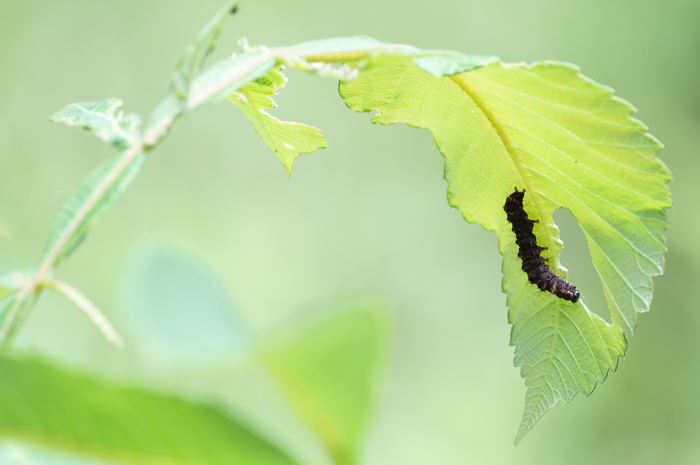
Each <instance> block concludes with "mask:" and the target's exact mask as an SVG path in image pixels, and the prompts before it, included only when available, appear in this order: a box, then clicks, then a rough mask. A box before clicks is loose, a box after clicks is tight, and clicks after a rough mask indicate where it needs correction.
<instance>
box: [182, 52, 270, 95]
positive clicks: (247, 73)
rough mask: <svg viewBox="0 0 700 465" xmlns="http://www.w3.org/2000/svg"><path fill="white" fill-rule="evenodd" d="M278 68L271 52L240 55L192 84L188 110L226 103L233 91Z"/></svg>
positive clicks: (212, 69)
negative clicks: (273, 68)
mask: <svg viewBox="0 0 700 465" xmlns="http://www.w3.org/2000/svg"><path fill="white" fill-rule="evenodd" d="M273 66H275V58H274V57H273V56H270V55H269V53H260V52H250V53H240V54H237V55H234V56H232V57H230V58H225V59H223V60H221V61H218V62H217V63H214V64H213V65H212V66H210V67H209V68H207V69H206V70H204V72H203V73H202V74H200V75H199V76H197V78H196V79H195V80H194V81H192V85H191V87H190V93H189V96H188V98H187V108H188V109H194V108H203V107H205V106H207V105H212V104H214V103H218V102H220V101H222V100H224V99H225V98H226V97H227V96H228V95H229V94H230V93H231V92H233V91H235V90H236V89H239V88H241V87H243V86H244V85H246V84H248V83H249V82H252V81H254V80H256V79H258V78H260V77H262V76H264V75H265V74H266V73H267V72H268V71H270V70H271V69H272V67H273Z"/></svg>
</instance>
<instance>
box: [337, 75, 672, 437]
mask: <svg viewBox="0 0 700 465" xmlns="http://www.w3.org/2000/svg"><path fill="white" fill-rule="evenodd" d="M340 91H341V95H342V96H343V98H345V100H346V104H347V105H348V106H349V107H350V108H352V109H353V110H355V111H365V112H366V111H371V110H376V111H377V112H378V114H377V115H375V116H374V118H373V119H372V121H373V122H378V123H381V124H393V123H397V122H402V123H406V124H408V125H410V126H414V127H418V128H425V129H429V130H430V131H431V132H432V133H433V136H434V138H435V141H436V144H437V146H438V148H439V150H440V152H441V153H442V154H443V155H444V156H445V161H446V163H445V179H446V180H447V182H448V184H449V185H448V200H449V202H450V205H452V206H454V207H456V208H458V209H460V210H461V212H462V215H463V216H464V218H465V219H466V220H467V221H469V222H477V223H480V224H481V225H482V226H483V227H484V228H486V229H489V230H495V231H496V232H497V234H498V243H499V249H500V251H501V253H502V254H503V274H504V277H503V288H504V290H505V291H506V292H507V294H508V306H509V320H510V322H511V323H512V324H513V331H512V336H511V343H512V344H513V345H515V346H516V350H515V364H516V366H521V367H522V370H521V374H522V376H523V378H525V382H526V385H527V395H526V402H525V412H524V415H523V420H522V423H521V425H520V429H519V431H518V435H517V437H516V443H517V442H519V441H520V440H521V439H522V437H523V435H524V434H525V433H526V432H527V431H528V430H529V429H530V428H531V427H532V426H533V425H534V424H535V422H536V421H537V420H538V419H539V418H540V417H541V416H542V415H543V414H544V413H545V412H546V411H547V410H548V409H550V408H551V407H553V406H554V405H555V404H556V403H557V402H558V401H560V400H564V401H569V400H571V399H572V398H573V396H574V395H575V394H576V393H577V392H578V391H582V392H584V393H585V394H586V395H588V394H590V393H591V392H592V391H593V389H594V387H595V385H596V383H597V382H599V381H602V380H604V379H605V377H606V376H607V373H608V371H609V370H614V369H615V368H616V366H617V361H618V357H619V356H620V355H623V354H624V352H625V349H626V338H625V336H624V334H625V333H626V334H631V333H632V332H633V331H634V328H635V325H636V322H637V314H638V313H639V312H643V311H647V310H648V309H649V305H650V303H651V296H652V280H651V278H652V276H656V275H658V274H660V273H661V272H662V266H663V258H662V254H663V252H664V251H665V249H666V246H665V241H664V238H663V236H662V231H663V230H664V229H665V228H666V227H667V221H666V215H665V212H664V209H665V208H668V207H670V205H671V204H670V201H669V193H668V189H667V187H666V186H665V183H666V182H667V181H668V180H669V179H670V174H669V172H668V170H667V169H666V168H665V167H664V165H663V164H662V163H661V162H660V161H659V160H658V159H657V158H656V157H655V156H654V154H655V153H656V152H657V151H658V150H659V149H660V147H661V145H660V144H659V142H658V141H657V140H656V139H654V138H653V137H651V136H650V135H648V134H647V133H646V127H645V126H644V125H642V124H641V123H640V122H638V121H637V120H634V119H632V118H630V115H631V113H632V112H633V111H634V109H633V108H632V107H631V106H630V105H629V104H628V103H626V102H624V101H622V100H620V99H618V98H616V97H613V96H612V90H611V89H609V88H607V87H604V86H601V85H599V84H597V83H595V82H593V81H591V80H590V79H587V78H585V77H583V76H581V75H580V74H579V71H578V69H576V68H575V67H573V66H571V65H567V64H562V63H551V62H549V63H539V64H535V65H532V66H527V65H504V64H502V63H493V64H491V65H487V66H484V67H481V68H479V69H476V70H474V71H471V72H467V73H463V74H459V75H455V76H452V77H449V78H448V77H435V76H431V75H428V74H426V73H425V72H423V71H421V70H420V69H418V68H417V67H416V66H415V65H413V64H411V63H407V62H402V63H396V64H394V65H390V66H386V67H384V68H381V69H378V70H373V72H372V74H369V75H365V76H362V77H361V78H360V79H358V80H356V81H353V82H349V83H346V84H344V85H342V86H341V89H340ZM515 187H518V188H526V189H527V191H526V195H525V209H526V211H527V212H528V215H529V216H530V218H533V219H537V220H539V223H538V224H537V225H536V227H535V231H534V232H535V234H536V236H537V242H538V244H539V245H540V246H546V247H548V250H546V251H545V252H544V254H543V255H544V256H545V258H546V259H547V260H548V263H549V265H550V267H552V268H553V269H554V270H555V271H556V272H557V274H559V275H560V276H564V277H565V276H566V270H565V269H564V268H563V267H562V266H561V264H560V263H559V253H560V251H561V247H562V244H561V241H560V240H559V235H558V229H557V227H556V225H555V224H554V222H553V221H552V213H553V211H554V210H555V209H558V208H562V207H563V208H567V209H568V210H570V211H571V212H572V213H573V215H574V216H575V217H576V219H577V220H578V222H579V224H580V226H581V228H582V229H583V231H584V233H585V235H586V238H587V239H588V244H589V247H590V250H591V256H592V259H593V263H594V265H595V267H596V269H597V271H598V273H599V274H600V278H601V283H602V285H603V289H604V292H605V296H606V298H607V301H608V304H609V311H610V314H611V316H612V321H613V324H612V325H611V324H608V323H606V322H605V321H604V320H603V319H602V318H600V317H599V316H598V315H596V314H595V313H592V312H590V311H589V310H588V309H587V308H586V306H585V304H584V303H583V300H581V301H579V302H578V303H576V304H571V303H569V302H565V301H563V300H560V299H558V298H556V297H554V296H553V295H551V294H549V293H545V292H540V291H539V290H538V289H537V287H536V286H534V285H532V284H530V283H529V282H528V281H527V277H526V275H525V273H524V272H523V271H522V270H521V262H520V259H519V258H518V257H517V252H518V248H517V246H516V244H515V236H514V235H513V233H512V231H511V227H510V224H509V223H508V222H507V221H506V216H505V213H504V211H503V205H504V203H505V199H506V197H507V196H508V195H509V194H510V193H512V192H513V190H514V188H515ZM583 293H584V295H585V289H584V290H583Z"/></svg>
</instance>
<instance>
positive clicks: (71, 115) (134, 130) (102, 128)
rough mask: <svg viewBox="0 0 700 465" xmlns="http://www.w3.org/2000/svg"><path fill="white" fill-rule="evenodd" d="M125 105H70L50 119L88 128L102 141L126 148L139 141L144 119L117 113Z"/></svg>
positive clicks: (105, 102)
mask: <svg viewBox="0 0 700 465" xmlns="http://www.w3.org/2000/svg"><path fill="white" fill-rule="evenodd" d="M122 103H123V102H122V101H121V100H120V99H118V98H111V99H107V100H103V101H101V102H85V103H71V104H70V105H68V106H67V107H66V108H64V109H63V110H61V111H59V112H58V113H55V114H54V115H53V116H51V118H49V121H52V122H54V123H65V124H67V125H68V126H78V127H81V128H83V129H87V130H89V131H92V133H93V134H95V136H97V137H98V138H100V139H102V140H103V141H105V142H108V143H110V144H111V145H113V146H115V147H117V148H120V149H125V148H128V147H130V146H131V145H133V144H134V143H135V142H136V141H137V140H138V138H139V128H140V127H141V117H140V116H139V115H137V114H135V113H132V114H128V115H125V114H124V112H122V111H118V110H119V109H120V108H121V106H122Z"/></svg>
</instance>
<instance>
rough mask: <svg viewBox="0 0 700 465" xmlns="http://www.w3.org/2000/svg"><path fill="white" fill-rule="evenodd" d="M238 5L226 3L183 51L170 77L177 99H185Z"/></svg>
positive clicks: (234, 2) (232, 2)
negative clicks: (191, 84)
mask: <svg viewBox="0 0 700 465" xmlns="http://www.w3.org/2000/svg"><path fill="white" fill-rule="evenodd" d="M238 3H239V0H233V1H229V2H227V3H226V5H224V7H223V8H221V9H220V10H219V11H218V12H217V13H216V15H214V17H213V18H212V19H211V20H210V21H209V22H208V23H207V25H206V26H204V28H203V29H202V30H201V31H200V33H199V34H198V35H197V38H196V39H195V41H194V42H193V43H192V44H191V45H190V46H188V47H187V48H186V49H185V52H184V53H183V54H182V57H181V58H180V61H179V62H178V64H177V66H176V67H175V71H173V75H172V84H173V90H174V91H175V93H176V95H177V96H178V97H179V98H181V99H184V100H186V99H187V94H188V93H189V88H190V83H191V82H192V79H193V78H194V77H196V76H197V75H198V74H199V72H200V71H201V70H202V67H203V66H204V61H205V60H206V59H207V57H208V56H209V54H211V52H213V51H214V48H215V46H216V41H217V40H218V38H219V34H220V33H221V30H222V29H223V27H224V24H225V23H226V20H227V19H228V18H229V17H230V16H231V15H232V14H233V13H234V11H235V6H236V5H237V4H238Z"/></svg>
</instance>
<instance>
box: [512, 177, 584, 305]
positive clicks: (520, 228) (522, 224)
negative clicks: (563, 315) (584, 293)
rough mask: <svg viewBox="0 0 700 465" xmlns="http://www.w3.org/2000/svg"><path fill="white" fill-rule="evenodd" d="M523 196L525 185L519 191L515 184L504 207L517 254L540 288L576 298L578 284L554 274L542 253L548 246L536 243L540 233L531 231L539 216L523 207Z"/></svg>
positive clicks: (525, 269)
mask: <svg viewBox="0 0 700 465" xmlns="http://www.w3.org/2000/svg"><path fill="white" fill-rule="evenodd" d="M523 197H525V189H523V190H522V191H519V190H518V188H517V187H516V188H515V192H513V193H512V194H510V195H509V196H508V198H507V199H506V204H505V205H504V206H503V210H505V212H506V216H507V217H508V222H510V223H511V224H512V225H513V232H514V233H515V243H516V244H518V247H519V249H520V251H519V252H518V257H520V259H521V260H522V261H523V271H524V272H525V273H527V279H528V281H530V282H531V283H532V284H536V285H537V287H539V288H540V291H547V292H551V293H552V294H554V295H555V296H557V297H559V298H560V299H564V300H569V301H571V302H574V303H575V302H577V301H578V299H579V298H580V297H581V293H580V292H579V291H578V290H576V286H572V285H571V284H569V283H567V282H566V281H564V280H563V279H561V278H560V277H559V276H557V275H555V274H554V272H553V271H552V270H550V269H549V266H547V264H546V263H545V261H544V258H543V257H542V256H541V255H540V254H541V253H542V251H543V250H547V247H540V246H538V245H537V237H535V234H534V233H533V232H532V228H533V226H534V225H535V223H537V222H538V220H531V219H530V218H528V216H527V213H526V212H525V209H524V208H523Z"/></svg>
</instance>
